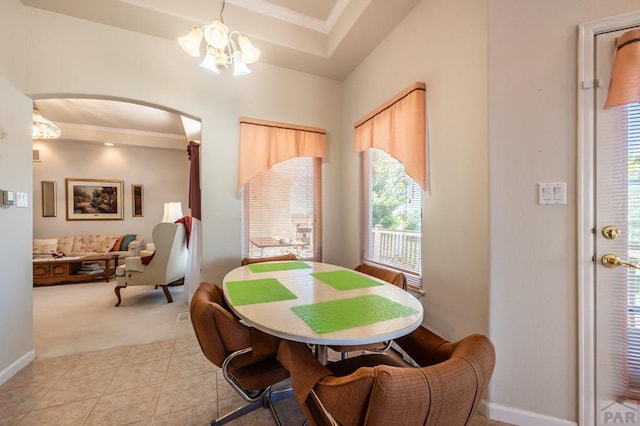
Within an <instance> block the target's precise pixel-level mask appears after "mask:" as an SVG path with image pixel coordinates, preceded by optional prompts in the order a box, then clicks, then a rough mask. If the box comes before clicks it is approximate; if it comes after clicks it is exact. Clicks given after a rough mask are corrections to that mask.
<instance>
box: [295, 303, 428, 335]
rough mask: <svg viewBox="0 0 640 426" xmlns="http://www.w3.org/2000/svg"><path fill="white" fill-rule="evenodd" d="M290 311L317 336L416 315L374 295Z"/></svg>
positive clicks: (301, 307)
mask: <svg viewBox="0 0 640 426" xmlns="http://www.w3.org/2000/svg"><path fill="white" fill-rule="evenodd" d="M291 310H292V311H293V312H294V313H295V314H296V315H297V316H298V317H299V318H300V319H301V320H303V321H304V322H305V323H307V325H308V326H309V327H311V329H312V330H313V331H315V332H316V333H320V334H322V333H332V332H334V331H339V330H344V329H347V328H352V327H360V326H363V325H368V324H374V323H376V322H381V321H386V320H390V319H394V318H401V317H406V316H409V315H415V314H417V313H418V311H417V310H415V309H413V308H410V307H408V306H405V305H402V304H400V303H397V302H394V301H392V300H389V299H387V298H385V297H382V296H378V295H375V294H370V295H366V296H358V297H351V298H348V299H339V300H332V301H329V302H320V303H314V304H312V305H300V306H292V307H291Z"/></svg>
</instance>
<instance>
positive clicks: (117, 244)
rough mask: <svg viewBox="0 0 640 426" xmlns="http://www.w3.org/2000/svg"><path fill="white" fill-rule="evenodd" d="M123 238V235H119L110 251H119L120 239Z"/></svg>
mask: <svg viewBox="0 0 640 426" xmlns="http://www.w3.org/2000/svg"><path fill="white" fill-rule="evenodd" d="M123 239H124V235H120V236H119V237H118V239H117V240H116V243H115V244H114V245H113V248H112V249H111V251H120V246H121V245H122V240H123Z"/></svg>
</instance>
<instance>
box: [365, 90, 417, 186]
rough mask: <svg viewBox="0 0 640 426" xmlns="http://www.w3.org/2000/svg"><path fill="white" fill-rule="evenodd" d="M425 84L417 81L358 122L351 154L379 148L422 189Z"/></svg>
mask: <svg viewBox="0 0 640 426" xmlns="http://www.w3.org/2000/svg"><path fill="white" fill-rule="evenodd" d="M425 100H426V85H425V84H424V83H422V82H417V83H414V84H412V85H411V86H409V87H407V88H406V89H404V90H403V91H402V92H400V93H398V94H397V95H396V96H394V97H393V98H391V99H389V100H388V101H387V102H385V103H384V104H382V105H381V106H379V107H378V108H376V109H375V110H374V111H372V112H370V113H369V114H367V115H366V116H365V117H363V118H362V119H360V120H358V121H357V122H356V123H355V125H354V127H355V140H354V152H361V151H364V150H365V149H367V148H379V149H382V150H384V151H386V152H387V153H389V154H390V155H392V156H393V157H395V158H396V159H397V160H398V161H400V162H401V163H402V164H403V165H404V170H405V172H406V173H407V174H408V175H409V176H411V178H412V179H413V180H415V181H416V182H417V183H418V184H419V185H420V186H421V187H422V189H423V190H424V189H425V188H426V186H427V117H426V102H425Z"/></svg>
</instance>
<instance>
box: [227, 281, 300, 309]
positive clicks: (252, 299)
mask: <svg viewBox="0 0 640 426" xmlns="http://www.w3.org/2000/svg"><path fill="white" fill-rule="evenodd" d="M227 293H228V294H229V297H230V298H231V303H232V304H233V305H234V306H242V305H252V304H255V303H266V302H280V301H282V300H292V299H297V298H298V297H297V296H296V295H295V294H293V293H292V292H291V291H289V289H288V288H286V287H285V286H284V285H282V283H281V282H280V281H278V280H277V279H275V278H264V279H260V280H247V281H231V282H228V283H227Z"/></svg>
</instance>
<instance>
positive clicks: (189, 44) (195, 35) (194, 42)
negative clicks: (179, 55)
mask: <svg viewBox="0 0 640 426" xmlns="http://www.w3.org/2000/svg"><path fill="white" fill-rule="evenodd" d="M201 42H202V30H201V29H200V28H198V27H193V29H192V30H191V31H189V34H187V35H186V36H184V37H179V38H178V43H180V47H182V48H183V49H184V51H185V52H187V53H188V54H189V55H191V56H195V57H196V58H197V57H198V56H200V43H201Z"/></svg>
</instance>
